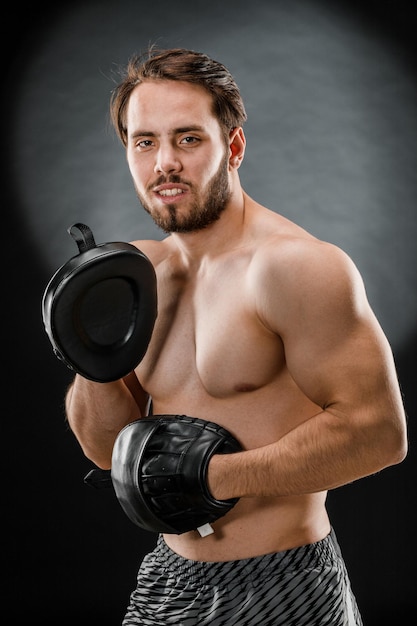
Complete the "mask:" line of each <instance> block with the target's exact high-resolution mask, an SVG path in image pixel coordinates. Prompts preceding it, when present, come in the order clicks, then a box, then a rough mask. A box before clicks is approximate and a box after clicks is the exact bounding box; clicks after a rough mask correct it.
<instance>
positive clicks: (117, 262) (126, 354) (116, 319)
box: [42, 223, 157, 382]
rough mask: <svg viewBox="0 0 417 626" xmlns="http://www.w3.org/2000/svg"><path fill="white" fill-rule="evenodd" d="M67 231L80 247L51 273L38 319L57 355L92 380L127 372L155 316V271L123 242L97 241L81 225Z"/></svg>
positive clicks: (135, 361) (142, 347)
mask: <svg viewBox="0 0 417 626" xmlns="http://www.w3.org/2000/svg"><path fill="white" fill-rule="evenodd" d="M68 232H69V234H70V235H71V236H72V237H73V238H74V240H75V241H76V243H77V245H78V251H79V254H77V255H76V256H74V257H72V258H71V259H70V260H69V261H68V262H67V263H65V264H64V265H63V266H61V267H60V268H59V269H58V270H57V271H56V272H55V274H54V275H53V276H52V278H51V280H50V281H49V283H48V285H47V286H46V288H45V291H44V294H43V298H42V318H43V323H44V326H45V330H46V332H47V334H48V337H49V339H50V341H51V343H52V347H53V350H54V353H55V354H56V356H57V357H58V358H59V359H61V360H62V361H63V362H64V363H65V364H66V365H67V367H69V368H70V369H72V370H73V371H74V372H77V373H79V374H81V375H82V376H84V377H85V378H88V379H90V380H93V381H96V382H110V381H113V380H117V379H119V378H122V377H123V376H126V375H127V374H128V373H129V372H130V371H132V370H133V369H134V368H135V367H136V365H137V364H138V363H140V361H141V360H142V358H143V357H144V355H145V353H146V350H147V347H148V344H149V341H150V339H151V336H152V331H153V328H154V324H155V320H156V316H157V291H156V275H155V270H154V267H153V265H152V264H151V262H150V261H149V259H148V258H147V257H146V256H145V254H143V252H141V251H140V250H138V249H137V248H136V247H135V246H133V245H132V244H129V243H125V242H111V243H103V244H99V245H96V243H95V240H94V236H93V233H92V232H91V230H90V228H89V227H88V226H86V225H85V224H80V223H77V224H73V225H72V226H70V227H69V228H68Z"/></svg>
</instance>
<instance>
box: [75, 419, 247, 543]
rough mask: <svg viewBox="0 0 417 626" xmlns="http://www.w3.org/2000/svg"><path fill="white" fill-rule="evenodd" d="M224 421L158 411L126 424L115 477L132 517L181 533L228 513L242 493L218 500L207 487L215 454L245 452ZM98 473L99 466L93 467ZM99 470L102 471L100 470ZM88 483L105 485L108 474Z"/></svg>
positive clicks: (141, 523)
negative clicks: (209, 465) (223, 423)
mask: <svg viewBox="0 0 417 626" xmlns="http://www.w3.org/2000/svg"><path fill="white" fill-rule="evenodd" d="M241 449H242V448H241V445H240V444H239V442H238V441H237V440H236V439H235V437H233V435H232V434H231V433H230V432H229V431H227V430H226V429H225V428H223V427H222V426H219V425H218V424H216V423H214V422H208V421H206V420H203V419H199V418H196V417H189V416H187V415H153V416H151V417H145V418H142V419H139V420H136V421H134V422H131V423H130V424H128V425H127V426H125V427H124V428H123V429H122V430H121V431H120V433H119V434H118V436H117V438H116V441H115V444H114V447H113V454H112V465H111V479H112V483H113V487H114V490H115V492H116V496H117V498H118V500H119V502H120V504H121V506H122V508H123V510H124V512H125V513H126V515H127V516H128V517H129V519H130V520H131V521H132V522H133V523H134V524H136V525H137V526H139V527H141V528H143V529H144V530H149V531H152V532H158V533H160V532H165V533H174V534H181V533H184V532H187V531H190V530H199V532H200V534H202V532H201V530H200V529H202V528H204V527H206V526H207V525H209V524H210V523H211V522H214V521H216V520H217V519H219V518H220V517H223V516H224V515H226V513H228V512H229V511H230V510H231V509H232V508H233V507H234V506H235V504H236V503H237V502H238V498H233V499H230V500H216V499H215V498H213V496H212V495H211V493H210V492H209V489H208V486H207V480H206V479H207V476H206V475H207V468H208V464H209V461H210V459H211V457H212V456H213V455H214V454H231V453H233V452H240V451H241ZM93 472H94V470H93ZM96 475H97V474H96ZM96 475H94V474H92V473H90V474H89V475H88V476H87V477H86V482H87V483H89V484H91V485H93V486H95V487H101V486H106V485H107V484H108V483H107V479H105V478H104V476H103V473H102V472H100V473H99V474H98V475H97V476H98V478H96Z"/></svg>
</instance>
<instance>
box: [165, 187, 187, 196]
mask: <svg viewBox="0 0 417 626" xmlns="http://www.w3.org/2000/svg"><path fill="white" fill-rule="evenodd" d="M180 193H184V191H183V190H182V189H161V191H160V192H159V195H161V196H178V194H180Z"/></svg>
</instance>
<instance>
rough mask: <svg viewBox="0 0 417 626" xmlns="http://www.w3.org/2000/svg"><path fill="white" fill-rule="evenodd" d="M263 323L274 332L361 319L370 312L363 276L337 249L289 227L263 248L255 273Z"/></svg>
mask: <svg viewBox="0 0 417 626" xmlns="http://www.w3.org/2000/svg"><path fill="white" fill-rule="evenodd" d="M250 282H251V289H252V293H253V294H255V299H256V304H257V310H258V314H259V317H260V318H261V319H263V320H264V322H265V323H266V325H268V326H269V327H273V328H276V325H275V324H276V323H280V322H282V323H283V324H284V325H287V324H290V325H291V324H292V322H293V321H294V320H295V319H297V320H306V319H311V320H313V319H315V320H316V321H317V322H319V320H320V319H321V320H324V319H326V320H327V319H329V316H331V317H333V318H334V319H336V318H338V319H339V321H341V320H342V319H343V318H344V317H345V316H347V315H354V316H355V317H356V316H361V315H362V314H363V313H364V311H365V310H367V309H368V306H369V305H368V302H367V297H366V292H365V286H364V283H363V280H362V276H361V274H360V272H359V270H358V268H357V267H356V265H355V263H354V261H353V260H352V259H351V257H350V256H349V255H348V254H347V253H346V252H345V251H344V250H342V249H341V248H340V247H338V246H336V245H335V244H332V243H329V242H326V241H321V240H319V239H317V238H315V237H313V236H311V235H309V234H308V233H305V232H304V231H302V229H300V230H298V229H297V228H292V227H290V228H289V229H288V230H287V231H286V232H276V233H272V234H271V235H270V236H269V237H267V238H265V241H264V244H263V245H262V246H258V247H257V249H256V252H255V254H254V256H253V259H252V263H251V268H250Z"/></svg>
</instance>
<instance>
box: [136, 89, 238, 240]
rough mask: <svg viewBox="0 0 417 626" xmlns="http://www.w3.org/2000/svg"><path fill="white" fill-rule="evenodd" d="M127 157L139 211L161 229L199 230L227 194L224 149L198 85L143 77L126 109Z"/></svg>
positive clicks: (214, 217)
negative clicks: (143, 210) (150, 79)
mask: <svg viewBox="0 0 417 626" xmlns="http://www.w3.org/2000/svg"><path fill="white" fill-rule="evenodd" d="M127 133H128V144H127V160H128V164H129V169H130V172H131V174H132V177H133V182H134V185H135V189H136V192H137V195H138V197H139V199H140V201H141V203H142V205H143V207H144V209H145V210H146V211H147V212H148V213H149V214H150V215H151V216H152V218H153V220H154V221H155V223H156V224H157V226H159V227H160V228H161V229H162V230H163V231H165V232H191V231H195V230H200V229H202V228H204V227H206V226H208V225H209V224H211V223H213V222H214V221H215V220H217V219H218V218H219V216H220V214H221V213H222V211H223V209H224V208H225V206H226V203H227V201H228V199H229V197H230V189H229V176H228V173H229V150H228V148H227V149H226V145H225V141H224V137H223V135H222V132H221V128H220V125H219V123H218V121H217V119H216V117H215V116H214V114H213V113H212V110H211V98H210V95H209V94H208V93H207V92H206V91H205V90H204V89H203V88H202V87H200V86H197V85H191V84H189V83H185V82H177V81H170V80H163V81H148V82H145V83H142V84H141V85H138V86H137V87H136V88H135V89H134V90H133V92H132V95H131V97H130V100H129V105H128V109H127Z"/></svg>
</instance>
